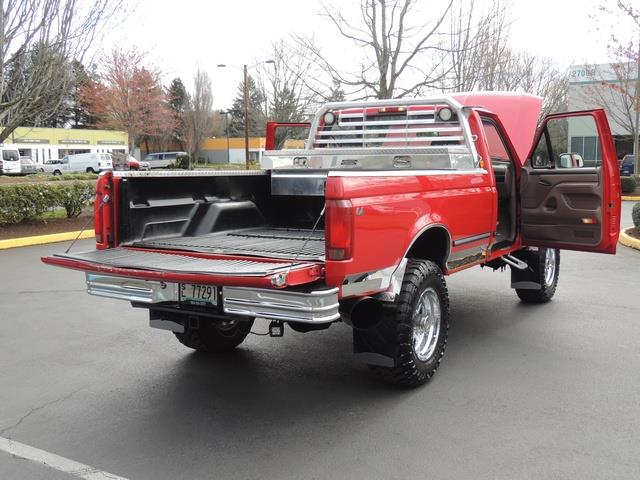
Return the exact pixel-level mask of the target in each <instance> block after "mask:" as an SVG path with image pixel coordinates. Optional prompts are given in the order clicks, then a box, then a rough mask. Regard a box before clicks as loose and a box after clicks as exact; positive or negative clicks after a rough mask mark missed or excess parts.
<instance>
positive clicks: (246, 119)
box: [243, 64, 249, 170]
mask: <svg viewBox="0 0 640 480" xmlns="http://www.w3.org/2000/svg"><path fill="white" fill-rule="evenodd" d="M247 76H248V75H247V65H246V64H245V65H244V95H243V97H244V98H243V102H244V168H245V170H249V86H248V85H247Z"/></svg>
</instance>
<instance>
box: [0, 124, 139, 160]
mask: <svg viewBox="0 0 640 480" xmlns="http://www.w3.org/2000/svg"><path fill="white" fill-rule="evenodd" d="M4 143H5V144H7V145H14V146H16V147H17V148H18V150H20V155H22V156H26V157H31V159H32V160H33V161H34V162H36V163H44V162H46V161H47V160H52V159H57V158H62V157H64V156H65V155H71V154H74V153H89V152H97V153H106V152H121V153H126V152H127V149H128V145H129V138H128V135H127V134H126V133H125V132H121V131H116V130H82V129H70V128H37V127H18V128H17V129H16V130H15V131H14V132H13V133H12V134H11V135H9V138H7V139H6V140H5V142H4Z"/></svg>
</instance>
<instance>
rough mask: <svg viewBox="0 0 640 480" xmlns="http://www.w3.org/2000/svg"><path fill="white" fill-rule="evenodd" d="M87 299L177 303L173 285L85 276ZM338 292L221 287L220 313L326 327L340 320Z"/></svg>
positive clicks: (110, 277) (130, 279) (175, 290)
mask: <svg viewBox="0 0 640 480" xmlns="http://www.w3.org/2000/svg"><path fill="white" fill-rule="evenodd" d="M86 276H87V291H88V292H89V293H90V294H91V295H97V296H100V297H107V298H115V299H119V300H126V301H129V302H137V303H144V304H147V305H149V306H150V307H151V306H152V305H153V304H155V303H162V302H178V301H179V299H178V285H177V284H176V283H166V282H156V281H150V280H140V279H135V278H126V277H116V276H111V275H102V274H94V273H87V274H86ZM338 308H339V303H338V289H337V288H326V289H321V290H312V291H307V292H302V291H292V290H276V289H273V290H272V289H266V288H246V287H222V309H223V311H224V313H228V314H230V315H243V316H250V317H259V318H268V319H270V320H282V321H291V322H303V323H329V322H333V321H335V320H338V319H339V318H340V313H339V312H338Z"/></svg>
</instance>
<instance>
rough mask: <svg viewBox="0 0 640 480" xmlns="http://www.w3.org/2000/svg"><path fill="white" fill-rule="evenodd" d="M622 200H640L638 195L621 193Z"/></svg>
mask: <svg viewBox="0 0 640 480" xmlns="http://www.w3.org/2000/svg"><path fill="white" fill-rule="evenodd" d="M622 200H631V201H632V202H640V195H622Z"/></svg>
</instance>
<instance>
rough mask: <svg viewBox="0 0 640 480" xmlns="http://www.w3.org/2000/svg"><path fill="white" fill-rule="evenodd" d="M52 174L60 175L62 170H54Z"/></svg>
mask: <svg viewBox="0 0 640 480" xmlns="http://www.w3.org/2000/svg"><path fill="white" fill-rule="evenodd" d="M53 174H54V175H62V172H61V171H60V170H54V171H53Z"/></svg>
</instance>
